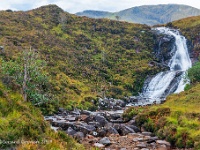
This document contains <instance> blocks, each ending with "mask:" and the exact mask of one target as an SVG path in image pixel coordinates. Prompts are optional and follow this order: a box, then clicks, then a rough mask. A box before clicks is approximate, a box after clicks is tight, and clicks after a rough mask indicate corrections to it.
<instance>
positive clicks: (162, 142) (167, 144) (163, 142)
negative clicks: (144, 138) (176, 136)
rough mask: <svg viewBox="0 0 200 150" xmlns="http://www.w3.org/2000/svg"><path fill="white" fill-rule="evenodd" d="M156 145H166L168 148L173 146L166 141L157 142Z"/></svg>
mask: <svg viewBox="0 0 200 150" xmlns="http://www.w3.org/2000/svg"><path fill="white" fill-rule="evenodd" d="M156 143H157V144H160V145H166V146H168V147H170V146H171V144H170V143H169V142H167V141H164V140H157V141H156Z"/></svg>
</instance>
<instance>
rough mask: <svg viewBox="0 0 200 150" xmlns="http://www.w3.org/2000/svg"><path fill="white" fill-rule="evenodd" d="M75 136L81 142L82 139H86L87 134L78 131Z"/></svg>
mask: <svg viewBox="0 0 200 150" xmlns="http://www.w3.org/2000/svg"><path fill="white" fill-rule="evenodd" d="M73 137H74V138H75V139H76V140H77V141H78V142H80V141H81V140H83V139H84V137H85V135H84V133H83V132H76V133H75V134H74V135H73Z"/></svg>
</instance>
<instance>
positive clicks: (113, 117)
mask: <svg viewBox="0 0 200 150" xmlns="http://www.w3.org/2000/svg"><path fill="white" fill-rule="evenodd" d="M119 118H121V115H120V114H110V119H111V120H117V119H119Z"/></svg>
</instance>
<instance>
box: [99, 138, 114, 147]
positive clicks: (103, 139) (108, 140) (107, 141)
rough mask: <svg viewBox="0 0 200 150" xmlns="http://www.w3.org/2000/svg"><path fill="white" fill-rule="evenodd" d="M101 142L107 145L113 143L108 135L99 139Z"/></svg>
mask: <svg viewBox="0 0 200 150" xmlns="http://www.w3.org/2000/svg"><path fill="white" fill-rule="evenodd" d="M99 143H100V144H103V145H105V146H108V145H110V144H111V142H110V139H109V138H108V137H104V138H102V139H101V140H100V141H99Z"/></svg>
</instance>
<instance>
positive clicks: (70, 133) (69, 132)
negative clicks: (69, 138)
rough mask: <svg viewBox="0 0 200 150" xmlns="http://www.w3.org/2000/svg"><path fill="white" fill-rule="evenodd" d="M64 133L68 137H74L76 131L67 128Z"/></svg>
mask: <svg viewBox="0 0 200 150" xmlns="http://www.w3.org/2000/svg"><path fill="white" fill-rule="evenodd" d="M65 132H66V133H67V134H68V135H74V134H75V133H76V131H75V130H74V129H72V128H71V127H69V128H68V129H67V130H66V131H65Z"/></svg>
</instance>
